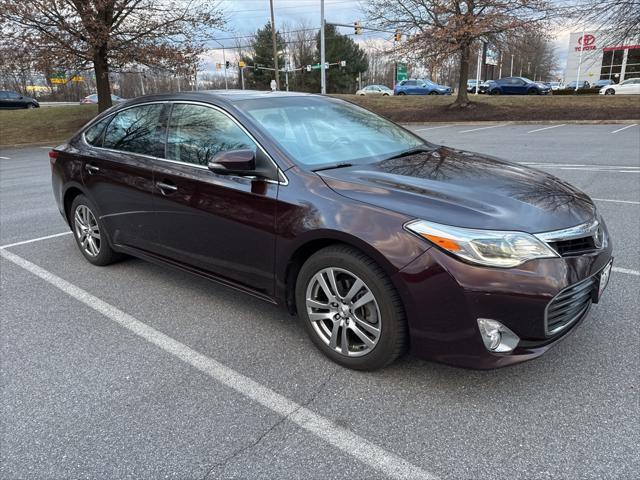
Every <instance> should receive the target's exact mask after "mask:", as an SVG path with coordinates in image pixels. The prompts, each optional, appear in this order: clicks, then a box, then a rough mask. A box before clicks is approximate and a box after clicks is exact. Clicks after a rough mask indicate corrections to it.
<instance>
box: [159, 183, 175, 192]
mask: <svg viewBox="0 0 640 480" xmlns="http://www.w3.org/2000/svg"><path fill="white" fill-rule="evenodd" d="M156 187H158V188H159V189H160V191H161V192H162V193H163V195H168V194H169V193H173V192H175V191H177V190H178V187H176V186H175V185H172V184H170V183H164V182H156Z"/></svg>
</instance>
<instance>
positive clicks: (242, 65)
mask: <svg viewBox="0 0 640 480" xmlns="http://www.w3.org/2000/svg"><path fill="white" fill-rule="evenodd" d="M238 66H239V67H240V68H244V67H246V66H247V64H246V63H244V62H243V61H242V60H240V61H239V62H238Z"/></svg>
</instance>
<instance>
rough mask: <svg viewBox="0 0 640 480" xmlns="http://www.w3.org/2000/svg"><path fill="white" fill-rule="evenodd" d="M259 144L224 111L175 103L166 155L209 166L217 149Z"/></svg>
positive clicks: (168, 133)
mask: <svg viewBox="0 0 640 480" xmlns="http://www.w3.org/2000/svg"><path fill="white" fill-rule="evenodd" d="M239 149H250V150H253V151H254V152H255V151H256V144H255V143H254V142H253V140H251V138H249V136H248V135H247V134H246V133H244V131H243V130H242V129H241V128H240V127H239V126H238V125H236V123H235V122H234V121H233V120H231V119H230V118H229V117H228V116H227V115H225V114H224V113H222V112H220V111H218V110H215V109H213V108H209V107H205V106H203V105H191V104H175V105H174V106H173V110H172V111H171V118H170V120H169V126H168V131H167V158H168V159H170V160H177V161H180V162H186V163H193V164H196V165H207V164H208V163H209V161H210V160H211V158H212V157H213V156H214V155H215V154H216V153H218V152H223V151H228V150H239Z"/></svg>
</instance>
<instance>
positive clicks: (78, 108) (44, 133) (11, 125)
mask: <svg viewBox="0 0 640 480" xmlns="http://www.w3.org/2000/svg"><path fill="white" fill-rule="evenodd" d="M97 114H98V106H97V105H70V106H64V107H40V108H34V109H31V110H0V145H14V144H21V143H25V144H28V143H39V142H47V143H52V144H55V143H56V142H58V143H60V142H62V141H64V140H66V139H68V138H69V137H70V136H71V135H72V134H73V133H75V132H76V131H77V130H78V129H79V128H80V127H82V126H83V125H84V124H85V123H87V122H88V121H89V120H91V119H92V118H93V117H95V116H96V115H97Z"/></svg>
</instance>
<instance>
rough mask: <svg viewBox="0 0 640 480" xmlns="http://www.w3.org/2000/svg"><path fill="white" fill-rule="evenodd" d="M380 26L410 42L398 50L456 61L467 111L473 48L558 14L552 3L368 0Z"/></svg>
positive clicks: (461, 100)
mask: <svg viewBox="0 0 640 480" xmlns="http://www.w3.org/2000/svg"><path fill="white" fill-rule="evenodd" d="M367 2H368V3H367V6H366V7H365V8H366V10H367V14H368V16H369V18H370V19H371V20H372V22H374V23H375V24H377V25H379V26H381V27H383V28H389V29H397V30H400V31H401V32H403V33H404V34H406V35H409V39H408V40H406V41H404V42H402V43H401V44H400V45H399V46H398V47H397V50H398V51H401V52H404V53H406V54H414V55H419V56H421V57H422V59H423V63H424V64H428V61H427V60H428V59H429V58H446V57H450V56H452V55H455V56H457V58H458V64H459V74H460V75H459V79H458V96H457V98H456V101H455V103H454V105H456V106H467V105H468V104H469V100H468V97H467V89H466V86H467V80H468V78H469V60H470V54H471V50H472V46H473V45H474V44H478V43H479V42H482V41H489V42H492V43H494V44H497V43H499V42H501V41H504V38H505V37H506V36H507V35H508V34H509V35H515V34H521V33H523V32H527V31H530V30H531V29H533V28H535V27H536V25H537V24H538V23H540V22H544V21H545V20H547V19H549V18H550V17H551V14H552V13H554V12H555V10H554V9H553V8H552V6H551V5H550V3H549V2H548V1H547V0H367Z"/></svg>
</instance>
